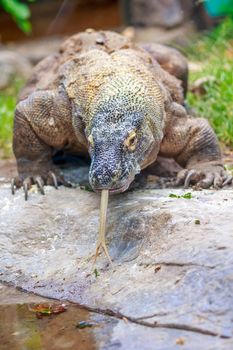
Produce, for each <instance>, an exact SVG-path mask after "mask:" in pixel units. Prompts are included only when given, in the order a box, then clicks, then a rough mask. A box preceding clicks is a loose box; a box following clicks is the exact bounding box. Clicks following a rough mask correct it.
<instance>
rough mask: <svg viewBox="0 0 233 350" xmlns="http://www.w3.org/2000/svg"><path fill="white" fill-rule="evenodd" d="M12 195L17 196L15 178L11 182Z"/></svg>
mask: <svg viewBox="0 0 233 350" xmlns="http://www.w3.org/2000/svg"><path fill="white" fill-rule="evenodd" d="M11 193H12V194H13V195H14V194H15V178H13V179H12V180H11Z"/></svg>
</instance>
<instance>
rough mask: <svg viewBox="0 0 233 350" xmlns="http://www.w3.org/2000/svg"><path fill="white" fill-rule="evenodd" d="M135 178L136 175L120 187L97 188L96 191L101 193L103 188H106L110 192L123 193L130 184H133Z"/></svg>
mask: <svg viewBox="0 0 233 350" xmlns="http://www.w3.org/2000/svg"><path fill="white" fill-rule="evenodd" d="M133 179H134V176H131V177H130V178H129V179H128V181H127V182H126V183H125V184H124V185H123V186H121V187H118V188H109V189H108V188H95V189H94V191H95V192H97V193H99V192H101V191H102V190H103V189H106V190H109V193H110V194H118V193H123V192H125V191H126V190H127V189H128V188H129V185H130V184H131V182H132V181H133Z"/></svg>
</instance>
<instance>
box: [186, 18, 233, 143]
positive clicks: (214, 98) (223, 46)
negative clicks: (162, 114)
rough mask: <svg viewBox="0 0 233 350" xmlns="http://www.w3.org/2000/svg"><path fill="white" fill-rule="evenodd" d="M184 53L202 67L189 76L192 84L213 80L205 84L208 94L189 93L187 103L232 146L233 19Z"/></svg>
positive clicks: (221, 138)
mask: <svg viewBox="0 0 233 350" xmlns="http://www.w3.org/2000/svg"><path fill="white" fill-rule="evenodd" d="M185 54H186V55H187V57H188V59H189V61H192V62H198V63H200V64H201V67H202V69H201V71H198V72H191V73H190V84H192V82H194V81H195V80H196V79H198V78H201V77H207V76H211V77H213V80H212V81H209V82H206V83H205V84H204V88H205V90H206V93H205V94H203V95H202V96H198V95H196V94H194V93H191V92H189V93H188V96H187V101H188V104H189V105H190V106H191V107H193V108H194V110H195V111H196V112H197V114H199V115H200V116H202V117H205V118H207V119H208V120H209V122H210V124H211V125H212V127H213V128H214V130H215V132H216V133H217V135H218V138H219V140H220V141H221V142H222V143H224V144H225V145H227V146H230V147H233V19H230V18H229V19H226V20H225V21H224V22H222V23H221V24H220V25H219V26H218V27H217V28H216V29H215V30H213V31H212V32H211V33H209V34H206V35H204V36H202V37H200V38H198V39H197V40H196V41H194V43H192V44H191V45H190V46H189V47H187V48H186V49H185Z"/></svg>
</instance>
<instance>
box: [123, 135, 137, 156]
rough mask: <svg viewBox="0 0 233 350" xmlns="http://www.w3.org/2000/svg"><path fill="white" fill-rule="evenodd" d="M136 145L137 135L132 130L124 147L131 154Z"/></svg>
mask: <svg viewBox="0 0 233 350" xmlns="http://www.w3.org/2000/svg"><path fill="white" fill-rule="evenodd" d="M136 144H137V134H136V132H135V131H134V130H133V131H131V132H130V133H129V135H128V137H127V138H126V139H125V141H124V146H125V148H126V149H128V151H130V152H133V151H134V150H135V148H136Z"/></svg>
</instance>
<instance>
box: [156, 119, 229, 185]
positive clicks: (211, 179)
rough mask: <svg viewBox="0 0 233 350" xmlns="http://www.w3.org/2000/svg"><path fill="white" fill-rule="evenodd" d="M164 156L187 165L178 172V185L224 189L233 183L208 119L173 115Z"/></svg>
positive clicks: (161, 152) (163, 142)
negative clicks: (224, 165) (225, 167)
mask: <svg viewBox="0 0 233 350" xmlns="http://www.w3.org/2000/svg"><path fill="white" fill-rule="evenodd" d="M160 155H162V156H165V157H169V158H174V159H175V160H176V162H177V163H178V164H180V165H181V166H182V167H183V168H184V169H182V170H181V171H180V172H179V173H178V175H177V181H176V184H177V185H181V184H184V187H185V188H187V187H188V186H189V185H190V184H195V185H196V186H197V187H198V188H208V187H210V186H212V185H213V186H214V187H215V188H220V187H223V186H224V185H226V184H229V183H231V182H232V176H231V175H229V174H228V173H227V172H226V171H225V170H224V167H223V163H222V158H221V151H220V148H219V145H218V141H217V137H216V135H215V133H214V131H213V130H212V128H211V127H210V125H209V123H208V122H207V121H206V120H205V119H202V118H191V117H189V116H187V115H184V116H183V117H175V118H173V119H172V120H171V122H170V123H169V125H168V127H167V129H166V132H165V137H164V139H163V141H162V144H161V150H160Z"/></svg>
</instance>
